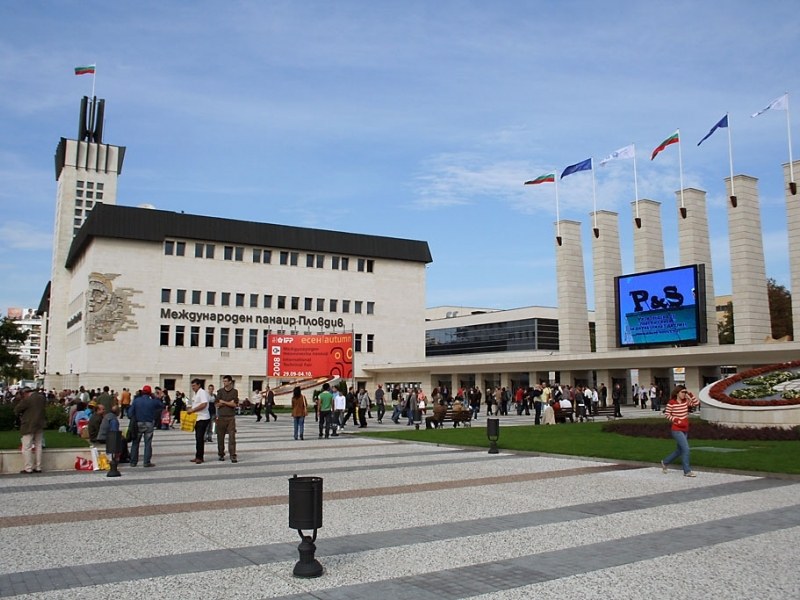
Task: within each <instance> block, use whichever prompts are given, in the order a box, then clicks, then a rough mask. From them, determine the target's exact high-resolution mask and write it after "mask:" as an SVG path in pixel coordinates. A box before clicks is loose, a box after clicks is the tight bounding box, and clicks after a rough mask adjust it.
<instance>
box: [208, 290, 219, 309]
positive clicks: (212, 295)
mask: <svg viewBox="0 0 800 600" xmlns="http://www.w3.org/2000/svg"><path fill="white" fill-rule="evenodd" d="M216 301H217V292H206V304H208V305H209V306H214V303H215V302H216Z"/></svg>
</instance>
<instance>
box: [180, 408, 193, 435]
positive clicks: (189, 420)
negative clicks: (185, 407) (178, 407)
mask: <svg viewBox="0 0 800 600" xmlns="http://www.w3.org/2000/svg"><path fill="white" fill-rule="evenodd" d="M195 423H197V413H187V412H182V413H181V431H194V424H195Z"/></svg>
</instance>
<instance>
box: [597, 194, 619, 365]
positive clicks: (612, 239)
mask: <svg viewBox="0 0 800 600" xmlns="http://www.w3.org/2000/svg"><path fill="white" fill-rule="evenodd" d="M590 216H591V217H593V219H595V218H596V222H597V228H598V230H599V231H600V236H599V237H594V236H592V264H593V266H594V334H595V347H596V349H597V352H608V351H609V350H611V349H613V348H616V347H617V343H616V315H615V310H614V307H615V303H616V297H615V294H614V278H615V277H618V276H620V275H622V258H621V256H620V247H619V215H618V214H617V213H615V212H610V211H607V210H599V211H597V212H595V213H591V214H590Z"/></svg>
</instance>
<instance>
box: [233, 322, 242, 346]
mask: <svg viewBox="0 0 800 600" xmlns="http://www.w3.org/2000/svg"><path fill="white" fill-rule="evenodd" d="M233 345H234V347H236V348H244V329H240V328H238V327H237V328H236V329H234V331H233Z"/></svg>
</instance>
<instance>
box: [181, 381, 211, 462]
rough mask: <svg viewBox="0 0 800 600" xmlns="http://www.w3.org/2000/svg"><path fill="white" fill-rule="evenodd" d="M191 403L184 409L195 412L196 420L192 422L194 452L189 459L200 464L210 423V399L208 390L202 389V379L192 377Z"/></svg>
mask: <svg viewBox="0 0 800 600" xmlns="http://www.w3.org/2000/svg"><path fill="white" fill-rule="evenodd" d="M192 392H194V395H193V396H192V405H191V406H190V407H189V408H187V409H186V412H187V413H189V414H193V413H196V414H197V422H196V423H195V424H194V443H195V451H194V452H195V454H194V458H193V459H192V460H191V462H193V463H194V464H196V465H202V464H203V459H204V456H205V448H206V430H207V429H208V424H209V423H211V414H210V413H209V412H208V405H209V404H210V400H209V397H208V392H206V391H205V390H204V389H203V380H202V379H192Z"/></svg>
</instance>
